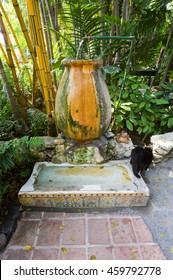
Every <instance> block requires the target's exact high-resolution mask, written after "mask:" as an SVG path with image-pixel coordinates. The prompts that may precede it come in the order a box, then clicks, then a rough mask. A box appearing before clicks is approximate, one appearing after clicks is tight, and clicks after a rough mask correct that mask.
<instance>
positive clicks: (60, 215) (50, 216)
mask: <svg viewBox="0 0 173 280" xmlns="http://www.w3.org/2000/svg"><path fill="white" fill-rule="evenodd" d="M63 217H64V213H63V212H45V213H44V216H43V219H63Z"/></svg>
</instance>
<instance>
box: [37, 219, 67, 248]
mask: <svg viewBox="0 0 173 280" xmlns="http://www.w3.org/2000/svg"><path fill="white" fill-rule="evenodd" d="M61 226H62V221H60V220H43V222H42V224H41V227H40V233H39V236H38V239H37V243H36V245H37V246H48V245H49V246H53V245H56V246H57V245H59V244H60V237H61V234H62V230H61Z"/></svg>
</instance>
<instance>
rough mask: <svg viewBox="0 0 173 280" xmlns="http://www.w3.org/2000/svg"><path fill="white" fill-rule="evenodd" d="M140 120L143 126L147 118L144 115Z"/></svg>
mask: <svg viewBox="0 0 173 280" xmlns="http://www.w3.org/2000/svg"><path fill="white" fill-rule="evenodd" d="M141 120H142V123H143V125H146V124H147V118H146V116H145V115H144V114H142V117H141Z"/></svg>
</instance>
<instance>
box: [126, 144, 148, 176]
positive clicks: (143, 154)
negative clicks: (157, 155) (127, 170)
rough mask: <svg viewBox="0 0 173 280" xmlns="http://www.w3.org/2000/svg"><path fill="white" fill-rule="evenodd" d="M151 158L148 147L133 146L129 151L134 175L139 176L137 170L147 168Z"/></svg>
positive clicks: (140, 170)
mask: <svg viewBox="0 0 173 280" xmlns="http://www.w3.org/2000/svg"><path fill="white" fill-rule="evenodd" d="M152 160H153V153H152V150H151V148H148V147H140V146H137V147H135V148H134V149H133V150H132V152H131V160H130V163H131V164H132V169H133V173H134V175H135V176H136V177H138V178H141V176H140V175H139V172H142V171H144V170H147V169H148V168H149V166H150V164H151V162H152Z"/></svg>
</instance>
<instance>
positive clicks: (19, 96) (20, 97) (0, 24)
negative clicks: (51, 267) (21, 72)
mask: <svg viewBox="0 0 173 280" xmlns="http://www.w3.org/2000/svg"><path fill="white" fill-rule="evenodd" d="M0 27H1V32H2V35H3V38H4V42H5V47H6V52H7V57H8V61H9V67H10V69H11V71H12V76H13V81H14V85H15V88H16V92H17V99H18V103H19V105H20V108H21V113H22V116H23V118H24V120H25V121H26V123H27V122H28V117H27V114H26V110H25V105H26V104H25V99H24V96H23V94H22V92H21V89H20V86H19V81H18V78H17V74H16V69H15V65H14V62H13V56H12V53H11V47H10V45H9V41H8V36H7V34H6V30H5V28H4V22H3V19H2V14H1V12H0Z"/></svg>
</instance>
